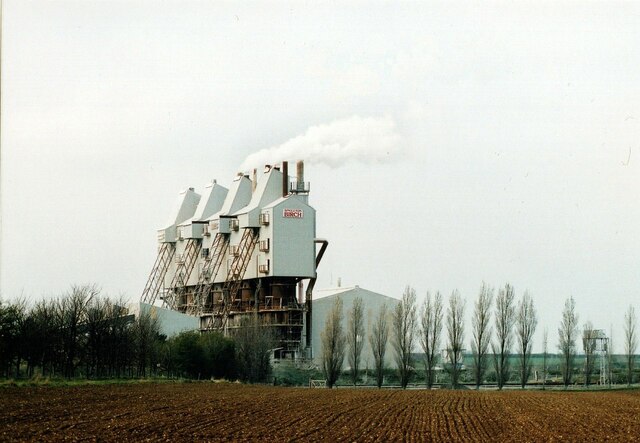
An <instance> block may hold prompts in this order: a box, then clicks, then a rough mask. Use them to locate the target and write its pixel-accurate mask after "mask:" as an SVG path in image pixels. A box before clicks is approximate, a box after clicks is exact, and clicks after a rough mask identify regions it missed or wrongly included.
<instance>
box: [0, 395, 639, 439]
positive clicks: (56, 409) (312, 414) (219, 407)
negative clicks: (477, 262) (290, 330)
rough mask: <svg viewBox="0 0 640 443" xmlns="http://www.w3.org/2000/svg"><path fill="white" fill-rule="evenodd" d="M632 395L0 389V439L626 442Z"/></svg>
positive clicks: (633, 426) (632, 434)
mask: <svg viewBox="0 0 640 443" xmlns="http://www.w3.org/2000/svg"><path fill="white" fill-rule="evenodd" d="M637 439H640V391H609V392H603V391H600V392H539V391H535V392H534V391H526V392H520V391H509V392H486V391H484V392H483V391H480V392H476V391H419V390H416V391H398V390H382V391H378V390H368V389H358V390H352V389H337V390H328V389H306V388H305V389H303V388H298V389H294V388H274V387H262V386H242V385H237V384H214V383H187V384H132V385H106V386H82V387H60V388H58V387H56V388H53V387H38V388H1V389H0V440H2V441H25V440H28V441H60V440H71V441H76V440H89V441H97V440H100V441H131V440H136V441H139V440H151V441H270V442H280V441H324V440H327V441H452V440H471V441H549V440H563V441H602V440H612V441H633V440H637Z"/></svg>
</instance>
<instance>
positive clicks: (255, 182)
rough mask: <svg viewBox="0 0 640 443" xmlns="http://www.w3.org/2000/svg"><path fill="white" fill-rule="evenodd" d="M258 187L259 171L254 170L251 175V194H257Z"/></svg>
mask: <svg viewBox="0 0 640 443" xmlns="http://www.w3.org/2000/svg"><path fill="white" fill-rule="evenodd" d="M257 187H258V170H257V169H256V168H253V171H252V173H251V193H252V194H253V193H254V192H256V188H257Z"/></svg>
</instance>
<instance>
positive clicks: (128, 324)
mask: <svg viewBox="0 0 640 443" xmlns="http://www.w3.org/2000/svg"><path fill="white" fill-rule="evenodd" d="M124 305H125V303H124V302H123V301H122V300H112V299H109V298H107V297H103V296H101V295H100V292H99V290H98V289H96V287H94V286H73V287H71V290H70V291H68V292H67V293H66V294H64V295H62V296H60V297H58V298H55V299H50V300H40V301H38V302H36V303H35V304H33V305H29V304H28V303H27V302H26V301H25V300H18V301H13V302H2V301H1V300H0V377H3V378H22V377H33V376H35V375H38V376H42V377H64V378H67V379H71V378H87V379H100V378H133V377H149V376H165V377H185V378H197V379H200V378H202V379H204V378H212V377H213V378H227V379H236V378H240V379H242V380H247V381H251V382H259V381H265V380H266V379H267V377H268V376H269V375H270V365H269V357H268V349H270V347H272V346H271V344H272V343H271V341H270V339H269V337H267V336H264V334H262V336H263V338H264V339H263V340H256V336H260V334H255V333H254V334H250V333H247V334H238V335H236V336H235V337H233V338H227V337H223V336H222V335H221V334H218V333H207V334H200V333H199V332H185V333H182V334H180V335H177V336H175V337H172V338H169V339H167V337H166V336H164V335H162V334H161V333H160V328H159V324H158V321H157V320H156V319H155V318H152V317H151V315H149V314H148V313H141V314H140V315H138V316H135V317H134V315H131V314H129V313H128V311H127V309H126V308H125V307H124ZM252 326H257V325H252V324H247V327H248V328H247V329H248V330H249V331H250V330H252V329H253V328H252Z"/></svg>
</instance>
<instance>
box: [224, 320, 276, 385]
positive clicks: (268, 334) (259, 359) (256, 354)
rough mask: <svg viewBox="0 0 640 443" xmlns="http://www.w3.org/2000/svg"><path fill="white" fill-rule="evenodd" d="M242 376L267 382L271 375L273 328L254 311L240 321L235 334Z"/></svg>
mask: <svg viewBox="0 0 640 443" xmlns="http://www.w3.org/2000/svg"><path fill="white" fill-rule="evenodd" d="M233 338H234V341H235V346H236V347H235V351H236V361H237V362H238V366H239V367H238V372H239V375H240V378H241V379H242V380H244V381H248V382H250V383H257V382H266V381H267V380H268V378H269V376H270V375H271V349H273V346H274V343H275V339H274V337H273V332H272V330H271V329H270V328H269V327H268V325H264V324H263V323H262V322H261V321H260V319H259V318H258V316H257V314H256V313H255V312H254V313H252V314H250V315H249V316H247V317H244V318H242V320H241V321H240V328H238V329H237V330H236V331H235V334H234V335H233Z"/></svg>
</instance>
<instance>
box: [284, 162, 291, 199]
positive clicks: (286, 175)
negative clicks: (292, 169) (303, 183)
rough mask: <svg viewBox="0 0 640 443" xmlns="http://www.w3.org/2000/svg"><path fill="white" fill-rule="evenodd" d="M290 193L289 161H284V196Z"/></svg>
mask: <svg viewBox="0 0 640 443" xmlns="http://www.w3.org/2000/svg"><path fill="white" fill-rule="evenodd" d="M287 195H289V163H288V162H282V196H283V197H286V196H287Z"/></svg>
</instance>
